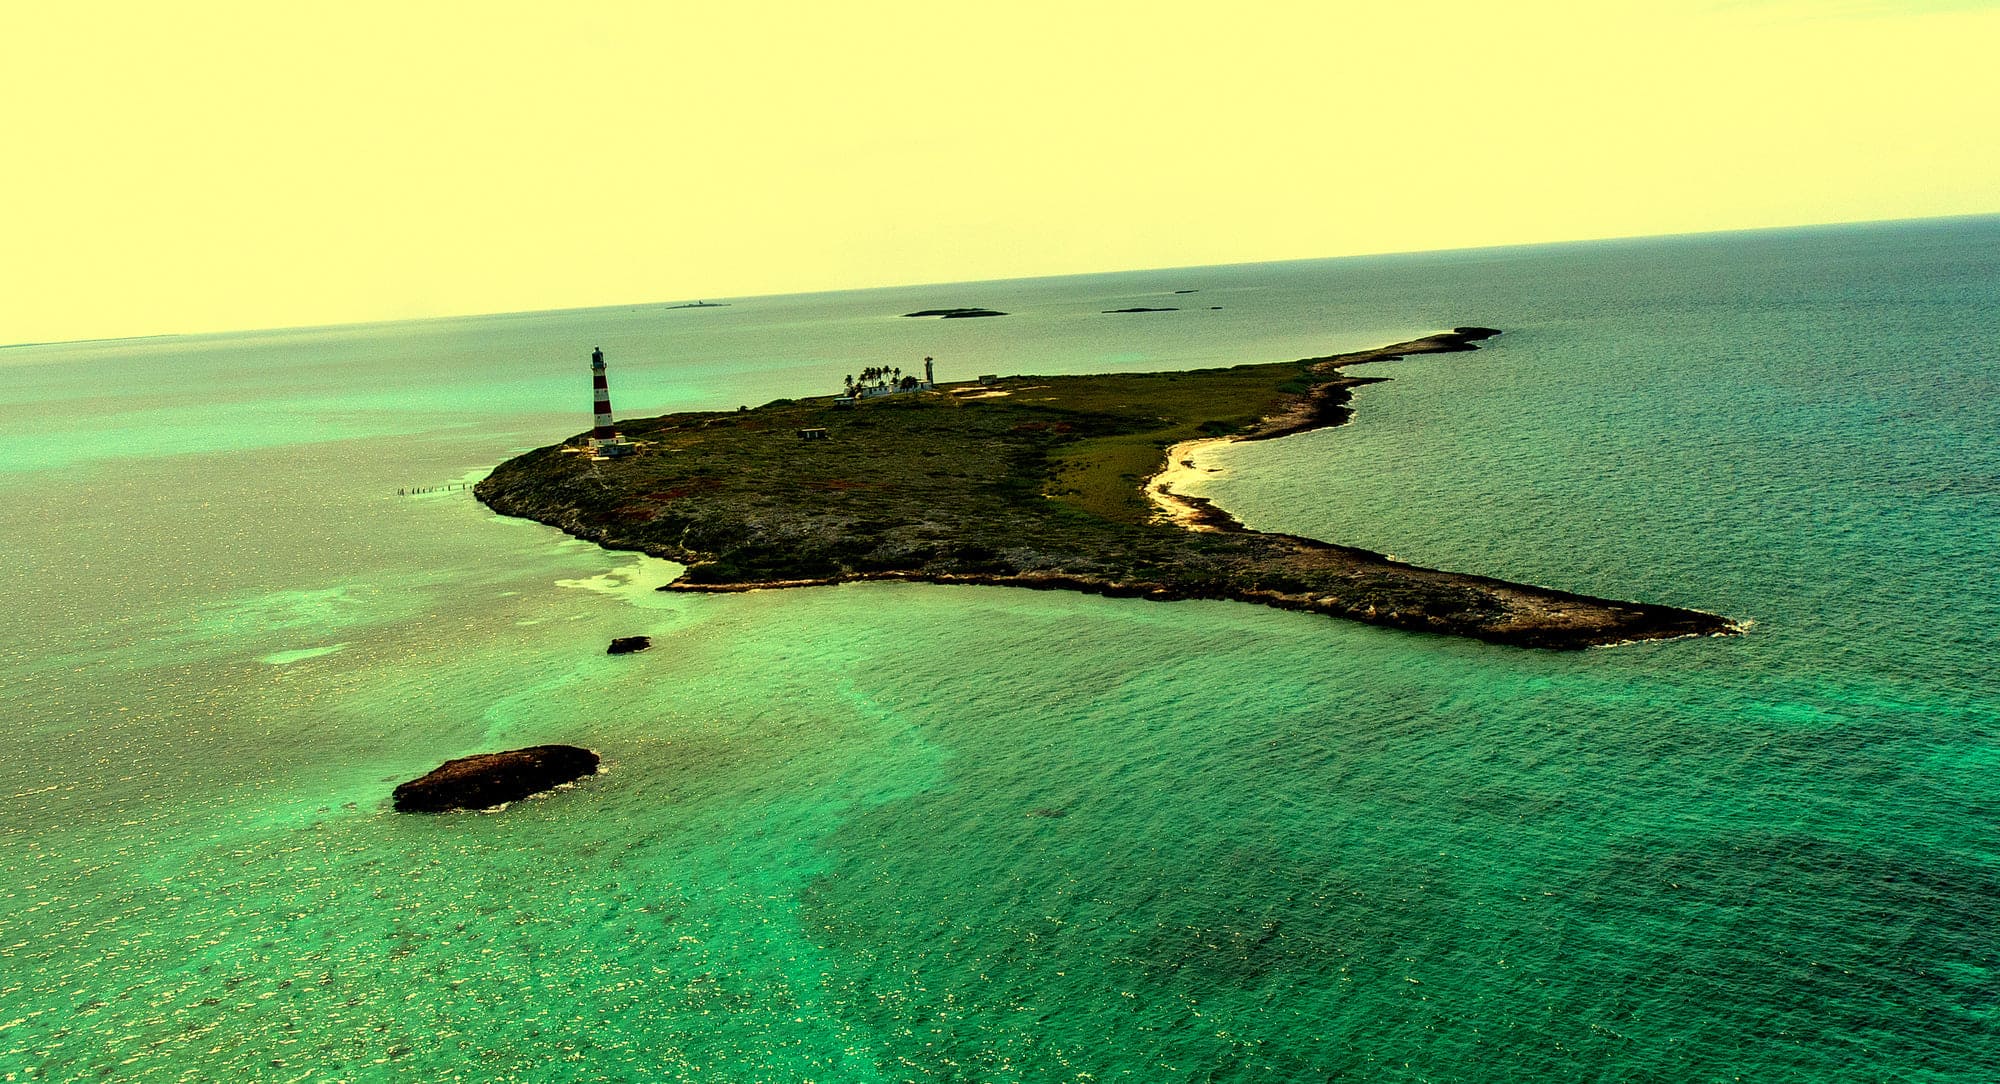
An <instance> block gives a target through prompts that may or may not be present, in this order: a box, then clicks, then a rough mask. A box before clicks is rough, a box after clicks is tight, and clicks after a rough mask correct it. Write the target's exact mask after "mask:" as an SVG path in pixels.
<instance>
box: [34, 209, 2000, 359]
mask: <svg viewBox="0 0 2000 1084" xmlns="http://www.w3.org/2000/svg"><path fill="white" fill-rule="evenodd" d="M1980 218H2000V210H1996V211H1983V212H1973V213H1970V214H1954V215H1918V216H1913V217H1909V218H1863V219H1849V220H1841V221H1835V222H1799V223H1792V224H1788V225H1781V226H1747V227H1740V228H1736V229H1724V230H1685V231H1679V232H1674V233H1633V234H1611V235H1608V236H1602V237H1569V238H1562V239H1560V240H1554V241H1520V242H1507V243H1501V244H1493V245H1468V246H1463V247H1457V246H1448V247H1443V248H1416V249H1383V250H1379V251H1373V252H1345V253H1341V254H1339V255H1336V256H1285V257H1279V258H1276V259H1269V260H1240V261H1232V262H1229V263H1203V264H1177V265H1173V266H1161V267H1126V268H1107V269H1101V270H1096V271H1057V272H1051V273H1048V274H1040V275H1013V276H1008V277H1005V278H983V279H945V280H940V281H931V282H886V283H877V284H873V285H867V286H832V287H827V288H824V289H819V290H788V291H785V292H782V293H768V294H707V295H703V296H702V297H701V298H699V299H698V300H701V301H709V300H711V299H715V301H716V303H717V304H718V307H720V304H721V303H724V302H727V303H735V302H741V301H756V300H760V299H764V298H779V297H805V296H810V295H813V294H831V293H860V292H866V291H869V290H896V289H909V288H912V287H919V286H938V287H946V286H982V285H988V284H992V283H1002V282H1033V281H1037V280H1040V279H1054V278H1073V277H1081V276H1088V275H1126V274H1145V273H1148V272H1169V271H1200V270H1208V269H1213V268H1221V267H1255V266H1258V265H1260V264H1279V263H1311V262H1314V261H1319V260H1353V259H1368V258H1373V257H1381V256H1419V255H1435V254H1442V253H1450V252H1494V251H1500V250H1503V249H1523V248H1554V247H1557V246H1560V245H1587V244H1601V243H1606V242H1614V241H1664V240H1672V239H1675V238H1694V237H1724V236H1729V235H1732V234H1751V233H1783V232H1787V231H1795V230H1813V229H1839V228H1846V227H1856V226H1889V225H1907V224H1913V223H1920V222H1952V221H1960V220H1970V219H1980ZM694 300H697V299H692V298H691V299H685V300H657V299H656V300H648V301H614V302H607V303H605V304H602V305H579V306H572V307H567V308H552V309H498V310H489V311H483V312H448V313H434V314H432V315H428V316H403V317H395V318H392V319H378V320H337V321H333V322H330V323H324V324H278V325H266V326H251V327H233V328H211V329H206V330H199V331H159V332H149V333H146V334H140V335H105V336H89V337H85V338H78V339H47V340H41V341H34V342H18V343H0V350H18V349H26V348H31V347H37V346H78V345H82V344H87V343H117V342H138V341H143V340H146V339H179V338H201V337H204V336H218V335H249V334H257V333H268V332H281V331H334V330H339V329H343V328H361V327H375V326H379V325H383V324H415V323H424V322H427V321H432V320H477V319H484V318H488V317H497V316H548V315H554V314H557V313H578V312H592V311H595V310H598V309H625V308H634V307H650V306H655V305H681V306H687V307H692V302H693V301H694Z"/></svg>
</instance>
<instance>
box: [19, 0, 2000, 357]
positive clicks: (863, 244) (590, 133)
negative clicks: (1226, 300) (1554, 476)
mask: <svg viewBox="0 0 2000 1084" xmlns="http://www.w3.org/2000/svg"><path fill="white" fill-rule="evenodd" d="M23 6H24V5H13V6H11V7H10V9H9V10H8V12H7V13H6V14H5V15H4V16H0V101H4V102H5V103H6V105H5V107H4V109H5V111H4V113H0V118H4V134H0V139H4V143H0V145H4V147H5V148H6V161H7V168H6V169H5V170H4V171H0V195H4V197H5V207H6V213H5V214H4V215H0V252H4V253H5V257H4V260H0V267H4V270H0V276H4V278H0V343H8V342H23V341H46V340H52V339H65V338H83V337H97V336H118V335H139V334H151V333H170V332H190V331H204V330H220V329H230V328H244V327H272V326H292V325H302V324H321V323H336V322H347V321H360V320H376V319H392V318H401V317H412V316H427V315H444V314H452V313H473V312H502V311H515V310H527V309H547V308H567V307H573V306H586V305H602V304H616V303H624V302H640V301H670V300H679V299H688V298H697V297H724V296H741V295H746V294H761V293H774V292H789V291H799V290H820V289H838V288H844V287H859V286H873V285H885V284H892V283H912V282H938V281H955V280H967V279H984V278H1000V277H1013V276H1024V275H1039V274H1059V273H1067V272H1081V271H1107V270H1118V269H1126V268H1139V267H1170V266H1186V265H1196V264H1210V263H1230V262H1239V261H1247V260H1271V259H1289V258H1303V257H1315V256H1336V255H1344V254H1351V253H1363V252H1384V251H1403V250H1416V249H1432V248H1451V247H1463V246H1478V245H1491V244H1508V243H1518V242H1534V241H1553V240H1563V239H1572V238H1586V237H1609V236H1625V235H1637V234H1657V233H1679V232H1689V231H1702V230H1721V229H1737V228H1746V227H1758V226H1772V225H1787V224H1800V223H1814V222H1838V221H1857V220H1868V219H1883V218H1909V217H1923V216H1931V215H1949V214H1969V213H1985V212H1994V211H2000V150H1996V144H2000V140H1996V138H1995V133H1996V132H2000V74H1996V73H2000V64H1996V63H1995V62H1994V59H1993V58H1994V56H1995V55H1996V53H2000V0H1996V2H1993V3H1965V2H1960V3H1951V2H1940V0H1932V2H1912V3H1892V2H1869V0H1819V2H1812V3H1806V2H1777V3H1763V2H1734V3H1721V2H1718V3H1683V4H1673V3H1652V4H1618V3H1548V2H1537V0H1521V2H1517V3H1510V4H1497V3H1492V2H1491V0H1481V2H1476V3H1450V2H1423V0H1414V2H1404V3H1399V4H1395V5H1389V4H1381V3H1367V4H1348V3H1341V2H1331V0H1322V2H1318V3H1258V2H1254V0H1246V2H1239V3H1229V4H1199V5H1196V4H1180V3H1171V2H1155V3H1144V4H1097V5H1082V4H1055V3H1030V2H1013V3H1007V4H995V5H991V6H974V5H943V4H937V3H907V4H904V3H880V2H870V0H858V2H852V3H785V4H753V3H703V4H661V3H655V4H634V3H593V4H589V5H579V8H580V10H577V11H561V10H558V6H557V5H553V4H548V3H545V2H544V3H532V4H528V3H503V2H484V3H462V4H441V3H431V4H424V3H413V2H411V0H399V2H396V3H375V2H355V3H342V4H325V5H302V4H281V3H270V2H268V0H260V2H257V3H244V4H220V3H201V2H194V3H158V2H152V3H131V4H125V3H91V2H87V0H84V2H75V3H65V4H46V5H36V6H35V7H34V9H33V10H15V9H16V8H20V7H23ZM1392 7H1393V9H1394V10H1390V9H1391V8H1392Z"/></svg>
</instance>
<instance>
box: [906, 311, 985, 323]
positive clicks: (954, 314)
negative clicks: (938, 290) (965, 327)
mask: <svg viewBox="0 0 2000 1084" xmlns="http://www.w3.org/2000/svg"><path fill="white" fill-rule="evenodd" d="M903 315H904V316H938V317H943V318H944V319H946V320H963V319H965V318H967V317H970V316H1005V315H1007V314H1006V313H1004V312H1001V311H999V310H998V309H925V310H924V311H922V312H906V313H904V314H903Z"/></svg>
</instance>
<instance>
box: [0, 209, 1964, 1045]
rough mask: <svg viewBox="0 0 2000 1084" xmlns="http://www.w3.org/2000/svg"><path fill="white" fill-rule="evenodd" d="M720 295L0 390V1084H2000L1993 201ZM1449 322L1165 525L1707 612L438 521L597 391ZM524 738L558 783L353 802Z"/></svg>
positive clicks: (1030, 365) (575, 421)
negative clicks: (1202, 505)
mask: <svg viewBox="0 0 2000 1084" xmlns="http://www.w3.org/2000/svg"><path fill="white" fill-rule="evenodd" d="M1176 290H1195V291H1198V292H1196V293H1187V294H1176V293H1174V292H1173V291H1176ZM711 300H724V299H711ZM728 300H731V301H732V303H731V304H730V305H729V306H728V307H723V308H710V309H672V308H666V307H664V306H630V307H618V308H609V309H597V310H589V311H576V312H555V313H531V314H516V315H505V316H488V317H477V318H465V319H451V320H433V321H420V322H412V323H399V324H384V325H369V326H361V327H341V328H328V329H310V330H295V331H279V332H249V333H241V334H230V335H213V336H194V337H172V338H157V339H142V340H124V341H116V342H100V343H80V344H67V345H46V346H22V347H13V348H7V349H0V501H4V507H5V508H6V509H7V510H8V511H7V517H6V522H7V526H6V537H7V543H8V549H7V555H8V558H9V559H8V560H7V561H6V562H5V563H4V564H3V565H0V589H3V590H0V598H4V600H5V604H6V610H7V615H6V622H5V624H4V631H0V722H4V724H5V726H4V730H0V1081H14V1080H62V1081H81V1080H119V1081H125V1080H134V1081H207V1080H222V1079H244V1080H253V1079H254V1080H272V1081H340V1080H352V1081H372V1080H409V1081H449V1080H465V1081H486V1080H518V1081H562V1080H623V1081H659V1080H705V1081H795V1080H797V1081H803V1080H816V1081H902V1080H917V1081H1015V1080H1019V1081H1045V1080H1078V1081H1083V1080H1098V1081H1103V1080H1130V1081H1237V1080H1271V1081H1294V1080H1297V1081H1304V1080H1334V1079H1341V1080H1391V1081H1394V1080H1409V1081H1485V1080H1578V1081H1581V1080H1589V1081H1622V1080H1647V1081H1651V1080H1738V1079H1740V1080H1758V1081H1771V1080H1796V1081H1822V1080H1840V1081H1846V1080H1896V1081H1946V1080H1949V1081H1984V1080H1991V1079H1994V1078H1996V1076H2000V974H1996V971H1995V968H1996V965H2000V959H1996V957H2000V933H1996V931H2000V846H1996V842H1995V840H1996V832H2000V678H1996V677H1995V675H1994V672H1993V662H1994V659H1995V658H1996V657H2000V652H1996V650H1995V646H1996V635H1995V631H1994V630H1995V629H1996V627H2000V588H1996V587H1995V586H1994V583H1993V576H1994V572H1995V569H1996V567H2000V440H1997V439H1996V438H1995V433H1996V432H2000V362H1996V348H1995V346H1994V344H1995V343H1996V342H2000V219H1994V218H1983V219H1962V220H1950V221H1936V222H1921V223H1910V224H1899V225H1877V226H1861V227H1841V228H1824V229H1812V230H1793V231H1778V232H1767V233H1756V234H1737V235H1720V236H1706V237H1687V238H1670V239H1656V240H1645V241H1625V242H1600V243H1591V244H1576V245H1560V246H1544V247H1533V248H1517V249H1501V250H1482V251H1474V252H1458V253H1436V254H1425V255H1411V256H1386V257H1370V258H1361V259H1345V260H1328V261H1310V262H1302V263H1287V264H1267V265H1255V266H1239V267H1222V268H1197V269H1187V270H1180V271H1167V272H1138V273H1121V274H1110V275H1093V276H1076V277H1068V278H1057V279H1041V280H1033V281H1020V282H1002V283H981V284H971V285H955V286H940V287H928V288H897V289H889V290H874V291H857V292H847V293H835V294H820V295H810V296H793V297H776V298H743V299H728ZM953 305H987V306H993V307H997V308H1001V309H1005V310H1007V311H1009V312H1011V313H1013V315H1011V316H1008V317H1005V318H1001V319H986V320H962V321H949V322H937V321H928V320H921V321H920V320H904V319H899V318H898V317H897V314H898V313H901V312H906V311H910V310H913V309H917V308H928V307H937V306H953ZM1129 305H1179V306H1182V308H1181V309H1180V311H1176V312H1163V313H1150V314H1135V315H1117V316H1110V315H1102V314H1101V313H1100V310H1103V309H1110V308H1119V307H1125V306H1129ZM1212 306H1213V307H1212ZM1455 324H1488V325H1492V326H1496V327H1500V328H1504V329H1505V330H1506V334H1505V335H1503V336H1502V337H1501V338H1500V339H1498V340H1496V341H1495V342H1494V343H1492V344H1491V346H1490V348H1489V349H1487V350H1483V351H1481V352H1479V353H1475V354H1465V355H1447V356H1438V357H1431V358H1419V359H1412V360H1410V361H1406V362H1401V363H1396V364H1394V365H1393V366H1383V367H1377V369H1376V372H1375V374H1374V375H1387V376H1392V377H1394V379H1393V381H1392V382H1390V383H1387V384H1382V385H1376V386H1371V387H1368V388H1365V389H1363V390H1362V392H1361V393H1360V395H1359V397H1358V400H1357V402H1358V408H1359V412H1358V414H1357V417H1356V421H1355V423H1354V424H1352V425H1350V426H1347V427H1344V428H1341V429H1338V430H1333V431H1325V432H1321V433H1316V434H1308V435H1304V436H1300V437H1295V438H1289V439H1286V440H1283V441H1276V442H1269V443H1264V444H1257V445H1242V446H1234V447H1225V448H1220V449H1211V450H1209V451H1206V452H1204V453H1203V463H1204V465H1206V466H1211V467H1214V468H1216V469H1215V471H1214V473H1211V474H1209V475H1208V476H1207V477H1206V479H1205V480H1204V483H1203V484H1204V486H1205V489H1206V492H1208V493H1209V494H1210V495H1212V496H1214V497H1216V498H1217V499H1218V500H1219V501H1220V502H1221V503H1222V504H1223V505H1224V506H1225V507H1227V508H1230V509H1231V510H1233V511H1235V512H1237V513H1238V514H1239V515H1240V516H1241V518H1243V519H1245V520H1246V521H1247V522H1249V523H1251V524H1252V525H1255V526H1259V527H1264V528H1268V529H1279V530H1286V531H1293V532H1299V533H1305V534H1310V535H1314V536H1316V537H1321V538H1327V539H1332V540H1336V541H1341V542H1349V543H1354V544H1358V545H1363V546H1368V547H1371V548H1376V549H1381V550H1385V551H1389V552H1392V553H1395V554H1397V555H1398V556H1401V557H1403V558H1405V559H1409V560H1415V561H1419V562H1423V563H1428V564H1435V565H1440V566H1443V567H1447V568H1453V569H1461V570H1465V571H1474V572H1482V573H1488V574H1493V575H1497V576H1503V577H1509V578H1516V579H1525V580H1531V581H1534V582H1537V583H1545V584H1552V585H1556V586H1560V587H1566V588H1572V589H1578V590H1583V591H1588V592H1592V593H1600V594H1610V595H1616V596H1624V597H1634V598H1643V599H1647V600H1652V601H1660V602H1669V603H1675V604H1679V605H1685V606H1693V607H1698V608H1702V609H1708V610H1714V611H1718V612H1722V613H1726V614H1729V615H1731V616H1734V617H1738V618H1742V619H1747V620H1749V621H1750V622H1752V627H1751V631H1750V633H1749V635H1747V636H1744V637H1740V638H1735V639H1726V640H1701V641H1688V642H1676V643H1668V644H1652V645H1638V646H1628V647H1621V648H1614V649H1604V650H1596V651H1589V652H1582V653H1576V654H1550V653H1538V652H1531V651H1523V650H1518V649H1507V648H1499V647H1491V646H1486V645H1480V644H1473V643H1462V642H1456V641H1453V640H1449V639H1443V638H1434V637H1424V636H1417V635H1411V634H1403V633H1397V632H1390V631H1384V630H1379V629H1371V628H1363V627H1359V626H1353V625H1348V624H1344V623H1340V622H1336V621H1331V620H1327V619H1324V618H1318V617H1313V616H1309V615H1300V614H1290V613H1281V612H1278V611H1272V610H1264V609H1260V608H1256V607H1250V606H1242V605H1235V604H1228V603H1205V602H1197V603H1176V604H1157V603H1148V602H1144V601H1137V600H1109V599H1101V598H1086V597H1077V596H1067V595H1062V594H1056V593H1043V592H1025V591H1011V590H1005V589H984V588H982V589H975V588H944V587H932V586H920V585H899V584H875V585H850V586H844V587H837V588H824V589H814V590H808V591H795V592H758V593H752V594H747V595H740V596H733V597H682V596H668V595H663V594H660V593H658V592H655V591H653V590H651V588H652V587H653V586H654V585H656V584H657V583H659V582H663V581H664V580H665V579H666V578H668V577H670V576H671V575H672V574H673V572H674V569H673V568H672V566H670V565H667V564H666V563H665V562H657V561H650V560H645V559H639V558H635V557H633V556H631V555H626V554H614V553H608V552H605V551H602V550H599V549H597V548H595V547H593V546H589V545H585V544H582V543H578V542H575V541H571V540H567V539H565V538H563V537H562V536H561V535H560V534H558V533H556V532H554V531H551V530H549V529H546V528H543V527H540V526H536V525H532V524H526V523H522V522H518V521H510V520H505V519H501V518H498V517H495V516H493V515H491V514H489V513H488V512H486V511H485V510H484V509H483V508H482V507H480V506H479V505H477V504H476V503H474V502H473V501H472V500H471V498H470V496H469V494H467V493H466V492H465V491H464V490H463V489H462V488H454V487H453V484H454V483H462V482H465V481H470V480H474V479H477V478H478V477H480V476H481V475H482V474H483V473H484V471H485V470H486V469H487V468H489V467H490V466H491V465H493V464H494V463H496V462H498V461H499V460H501V459H503V458H505V457H506V456H508V455H510V454H512V453H514V452H516V451H519V450H522V449H525V448H529V447H533V446H536V445H540V444H546V443H551V442H554V441H556V440H559V439H562V438H564V437H566V436H568V435H570V434H572V433H574V432H577V431H579V430H581V429H583V428H585V426H586V424H587V417H586V414H585V412H586V410H587V403H588V374H587V368H586V366H587V358H588V354H589V351H590V348H591V347H592V346H593V345H600V344H601V345H602V346H603V347H604V349H605V351H606V353H607V355H608V357H609V360H610V363H611V380H612V395H613V401H614V403H615V404H616V405H617V406H618V408H619V411H620V413H621V414H626V415H637V414H649V413H656V412H658V411H661V410H666V409H675V408H729V407H734V406H736V405H738V404H742V403H750V404H754V403H759V402H763V401H765V400H768V399H772V398H777V397H781V396H795V395H800V394H816V393H826V392H830V391H833V390H835V389H836V388H837V387H838V381H839V378H840V376H841V375H842V374H843V373H848V372H853V371H855V370H857V369H859V368H860V367H861V366H863V365H866V364H880V363H886V364H893V365H901V366H902V367H903V368H905V369H906V370H907V369H911V368H913V363H920V359H921V357H922V356H923V355H926V354H930V355H935V356H936V357H937V359H938V366H939V375H940V377H941V378H943V379H962V378H966V377H970V376H972V375H975V374H977V373H984V372H1000V373H1033V372H1049V373H1057V372H1092V371H1103V370H1114V369H1119V370H1147V369H1158V368H1191V367H1200V366H1205V365H1218V364H1234V363H1238V362H1253V361H1273V360H1285V359H1289V358H1294V357H1300V356H1307V355H1314V354H1323V353H1328V352H1333V351H1336V350H1341V349H1346V348H1354V347H1361V346H1368V345H1374V344H1378V343H1381V342H1388V341H1392V340H1395V339H1398V338H1403V337H1407V336H1409V335H1412V334H1416V333H1421V332H1427V331H1431V330H1436V329H1439V328H1443V327H1449V326H1452V325H1455ZM412 488H421V489H426V490H429V491H430V492H426V493H422V494H420V495H416V496H408V495H403V496H399V495H398V490H406V491H407V490H410V489H412ZM640 633H643V634H648V635H651V636H652V637H653V639H654V643H655V648H654V650H652V651H651V652H648V653H646V654H643V655H637V656H631V657H624V658H609V657H606V656H605V655H604V654H603V649H604V644H605V643H606V642H607V641H608V640H609V639H610V638H611V637H613V636H620V635H632V634H640ZM538 742H571V743H576V744H583V745H588V746H590V747H592V748H594V749H597V750H599V751H600V752H601V753H602V754H603V755H604V757H605V763H606V766H607V771H606V772H605V773H604V774H603V775H600V776H598V777H595V778H593V779H591V780H588V781H586V782H585V783H583V784H582V785H580V786H578V787H576V788H574V789H571V790H568V791H564V792H559V793H557V794H555V795H553V796H550V797H547V798H539V799H533V800H530V801H526V802H522V803H518V804H517V805H515V806H514V807H512V808H509V809H507V810H506V811H504V812H503V813H500V814H497V815H483V814H464V815H452V816H444V817H409V816H397V815H392V814H390V813H389V812H388V811H387V810H386V807H385V799H386V797H387V793H388V791H389V789H390V787H391V786H392V785H393V784H394V783H395V782H397V781H400V780H402V779H406V778H409V777H412V776H414V775H416V774H419V773H421V772H423V771H425V770H427V769H429V768H430V767H432V766H434V765H435V764H436V763H438V762H439V761H441V760H443V759H446V758H448V757H453V756H458V755H463V754H466V753H470V752H474V751H479V750H487V749H494V748H506V747H513V746H519V745H527V744H533V743H538ZM1055 814H1060V815H1055Z"/></svg>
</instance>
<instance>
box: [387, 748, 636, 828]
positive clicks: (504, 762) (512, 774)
mask: <svg viewBox="0 0 2000 1084" xmlns="http://www.w3.org/2000/svg"><path fill="white" fill-rule="evenodd" d="M595 771H597V754H596V753H593V752H591V751H590V750H588V749H580V748H578V747H576V746H574V745H537V746H533V747H530V748H527V749H512V750H509V751H507V752H504V753H479V754H477V755H474V756H469V757H460V758H458V759H457V760H447V761H445V762H444V763H443V764H440V765H438V766H437V767H436V768H434V769H432V770H431V771H430V773H429V774H427V775H425V776H423V777H422V778H420V779H412V780H410V781H409V782H407V783H404V784H403V785H401V786H399V787H397V788H396V790H395V793H394V795H393V796H392V797H393V799H394V801H395V804H396V812H398V813H448V812H450V811H451V810H454V809H490V808H492V807H493V806H496V805H501V804H504V803H506V802H513V801H519V800H520V799H522V798H526V797H527V796H528V795H530V794H539V793H540V792H542V791H545V790H551V789H553V788H555V787H559V786H561V785H562V784H564V783H568V782H571V781H573V780H577V779H581V778H583V777H584V776H586V775H590V774H592V773H593V772H595Z"/></svg>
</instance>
